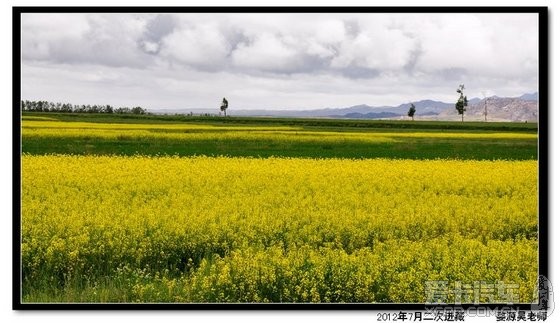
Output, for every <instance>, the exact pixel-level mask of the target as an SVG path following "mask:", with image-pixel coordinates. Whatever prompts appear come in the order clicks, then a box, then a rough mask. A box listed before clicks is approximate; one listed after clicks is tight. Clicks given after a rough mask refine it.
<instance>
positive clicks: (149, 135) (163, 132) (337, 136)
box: [22, 120, 537, 143]
mask: <svg viewBox="0 0 560 323" xmlns="http://www.w3.org/2000/svg"><path fill="white" fill-rule="evenodd" d="M22 135H23V136H24V137H47V138H53V137H54V138H57V137H59V138H60V137H70V138H73V137H78V138H84V137H87V138H105V139H132V138H134V139H137V140H143V139H182V140H185V141H188V140H205V139H210V140H223V139H235V140H254V139H273V140H276V141H297V142H305V141H321V142H327V143H328V142H344V141H361V142H372V143H381V142H394V141H395V140H406V138H436V139H465V140H469V139H536V138H537V134H536V133H513V132H512V133H508V132H434V131H431V132H430V131H413V132H412V131H411V132H395V131H376V132H337V131H319V130H304V129H303V128H301V127H295V126H254V125H251V126H224V125H219V126H218V125H209V124H185V123H182V124H119V123H90V122H63V121H37V120H23V125H22Z"/></svg>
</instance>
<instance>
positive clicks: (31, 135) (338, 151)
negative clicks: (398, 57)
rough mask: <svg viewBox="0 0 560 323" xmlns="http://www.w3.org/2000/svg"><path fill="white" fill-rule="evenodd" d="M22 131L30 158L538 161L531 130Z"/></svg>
mask: <svg viewBox="0 0 560 323" xmlns="http://www.w3.org/2000/svg"><path fill="white" fill-rule="evenodd" d="M22 125H23V131H22V133H23V136H22V152H24V153H30V154H53V153H54V154H80V155H135V154H143V155H179V156H194V155H206V156H232V157H248V156H253V157H270V156H284V157H310V158H333V157H336V158H398V159H436V158H452V159H476V160H482V159H484V160H494V159H507V160H530V159H537V156H538V153H537V126H536V124H534V123H528V124H526V123H507V124H504V123H457V122H425V121H414V122H412V121H376V120H365V121H364V120H339V119H289V118H286V119H282V118H247V117H243V118H238V117H228V118H218V117H185V116H126V115H125V116H119V115H90V114H81V115H77V114H52V113H43V114H39V113H27V114H24V115H23V117H22ZM100 125H102V126H100ZM108 132H112V133H113V134H114V135H113V136H109V135H107V133H108Z"/></svg>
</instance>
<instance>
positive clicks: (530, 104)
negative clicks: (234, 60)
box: [150, 92, 538, 121]
mask: <svg viewBox="0 0 560 323" xmlns="http://www.w3.org/2000/svg"><path fill="white" fill-rule="evenodd" d="M411 103H413V104H414V106H415V107H416V114H415V116H414V117H415V119H421V120H461V116H460V115H458V114H457V111H456V110H455V103H445V102H441V101H434V100H421V101H415V102H410V103H403V104H401V105H398V106H379V107H374V106H369V105H366V104H361V105H355V106H351V107H347V108H325V109H315V110H264V109H263V110H229V111H228V112H229V113H228V114H229V115H233V116H267V117H299V118H348V119H406V118H408V117H407V112H408V109H409V108H410V104H411ZM485 106H486V111H487V117H488V120H490V121H537V120H538V92H535V93H527V94H523V95H522V96H520V97H516V98H502V97H497V96H492V97H489V98H484V99H480V98H472V99H469V106H468V107H467V110H466V113H465V120H466V121H475V120H484V107H485ZM216 110H217V109H214V110H208V109H192V110H189V109H174V110H158V111H150V112H153V113H167V114H189V113H193V114H195V115H198V114H205V113H209V114H216V112H217V111H216Z"/></svg>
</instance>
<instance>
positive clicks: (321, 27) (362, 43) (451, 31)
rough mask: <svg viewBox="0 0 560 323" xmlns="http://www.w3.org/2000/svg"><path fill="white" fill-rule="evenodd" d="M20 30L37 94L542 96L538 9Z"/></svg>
mask: <svg viewBox="0 0 560 323" xmlns="http://www.w3.org/2000/svg"><path fill="white" fill-rule="evenodd" d="M21 33H22V54H23V55H22V56H23V61H22V62H23V67H24V69H23V70H24V71H25V73H24V74H23V77H22V93H23V94H24V95H25V96H28V97H34V98H41V97H44V98H45V99H46V98H60V99H59V100H62V99H63V98H65V97H70V96H71V98H72V99H73V100H74V99H75V100H77V99H78V98H79V97H83V98H88V99H91V100H94V99H96V100H99V99H100V98H102V99H104V100H108V101H109V100H114V102H123V103H119V104H124V103H125V102H129V103H127V104H130V105H133V104H134V105H145V106H148V107H184V106H185V105H187V106H196V107H205V106H211V107H213V106H214V105H216V103H215V101H216V96H218V97H220V98H221V97H222V96H224V95H230V96H233V97H232V99H233V100H230V102H232V103H233V104H239V105H240V106H243V107H247V108H259V107H263V106H265V105H266V107H275V108H290V107H300V108H301V107H321V106H343V105H353V104H361V103H367V104H374V105H382V104H399V103H402V102H403V100H404V101H409V100H414V99H422V98H432V99H440V100H448V101H451V100H453V99H454V98H455V92H454V91H455V87H456V86H457V85H458V84H459V83H465V84H466V85H467V89H468V90H469V91H471V92H469V93H471V94H470V96H471V97H474V96H479V95H480V92H481V91H482V89H486V90H489V91H492V92H493V93H496V94H499V95H520V94H522V93H523V92H532V91H536V90H538V84H537V67H538V60H537V55H538V49H537V35H538V29H537V16H536V15H534V14H390V15H389V14H327V13H324V14H158V15H154V14H60V15H55V14H24V15H23V17H22V30H21ZM85 87H87V89H85V90H84V88H85ZM69 93H72V94H71V95H70V94H69ZM80 93H84V94H83V95H82V94H80ZM87 93H89V94H87ZM217 93H219V94H217ZM25 96H24V98H25ZM270 98H273V99H270ZM82 101H83V100H82ZM133 101H134V102H133ZM100 103H103V102H100ZM106 103H113V101H111V102H106Z"/></svg>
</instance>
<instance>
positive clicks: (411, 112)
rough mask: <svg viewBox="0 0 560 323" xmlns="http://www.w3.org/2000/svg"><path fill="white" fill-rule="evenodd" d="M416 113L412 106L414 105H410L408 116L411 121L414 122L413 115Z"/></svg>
mask: <svg viewBox="0 0 560 323" xmlns="http://www.w3.org/2000/svg"><path fill="white" fill-rule="evenodd" d="M415 113H416V107H415V106H414V103H411V104H410V109H408V116H409V117H411V118H412V121H414V114H415Z"/></svg>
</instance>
